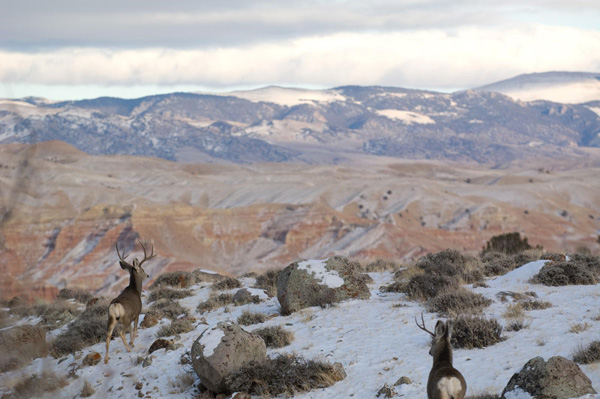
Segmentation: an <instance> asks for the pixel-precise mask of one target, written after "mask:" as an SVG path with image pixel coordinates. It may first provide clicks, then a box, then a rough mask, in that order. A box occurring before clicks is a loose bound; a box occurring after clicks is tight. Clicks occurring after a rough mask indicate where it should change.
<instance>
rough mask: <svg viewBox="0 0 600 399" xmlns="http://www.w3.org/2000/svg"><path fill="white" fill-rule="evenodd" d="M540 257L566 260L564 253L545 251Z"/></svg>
mask: <svg viewBox="0 0 600 399" xmlns="http://www.w3.org/2000/svg"><path fill="white" fill-rule="evenodd" d="M540 259H543V260H551V261H553V262H564V261H565V260H566V257H565V255H563V254H559V253H556V252H546V253H545V254H542V256H540Z"/></svg>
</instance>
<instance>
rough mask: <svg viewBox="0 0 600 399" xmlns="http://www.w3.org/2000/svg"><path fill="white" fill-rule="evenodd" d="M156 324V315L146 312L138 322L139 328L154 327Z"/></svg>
mask: <svg viewBox="0 0 600 399" xmlns="http://www.w3.org/2000/svg"><path fill="white" fill-rule="evenodd" d="M157 324H158V318H157V317H156V315H154V314H152V313H146V314H145V315H144V320H142V322H141V323H140V327H141V328H148V327H154V326H155V325H157Z"/></svg>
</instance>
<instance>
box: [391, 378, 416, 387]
mask: <svg viewBox="0 0 600 399" xmlns="http://www.w3.org/2000/svg"><path fill="white" fill-rule="evenodd" d="M410 384H412V380H411V379H410V378H408V377H406V376H403V377H400V379H399V380H398V381H396V383H395V384H394V386H398V385H410Z"/></svg>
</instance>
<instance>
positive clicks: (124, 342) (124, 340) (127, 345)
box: [119, 325, 131, 352]
mask: <svg viewBox="0 0 600 399" xmlns="http://www.w3.org/2000/svg"><path fill="white" fill-rule="evenodd" d="M128 329H129V325H128V326H127V327H123V329H122V330H121V331H120V333H119V335H120V336H121V339H122V340H123V345H125V349H127V352H131V348H130V347H129V344H128V343H127V340H126V339H125V333H126V332H127V330H128Z"/></svg>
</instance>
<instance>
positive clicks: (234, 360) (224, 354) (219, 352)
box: [192, 322, 267, 393]
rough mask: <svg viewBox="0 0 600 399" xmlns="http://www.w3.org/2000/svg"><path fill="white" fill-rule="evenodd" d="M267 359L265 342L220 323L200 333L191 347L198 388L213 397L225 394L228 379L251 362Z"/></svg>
mask: <svg viewBox="0 0 600 399" xmlns="http://www.w3.org/2000/svg"><path fill="white" fill-rule="evenodd" d="M266 358H267V347H266V345H265V341H263V339H262V338H261V337H259V336H258V335H255V334H251V333H249V332H247V331H245V330H243V329H242V328H241V327H239V326H238V325H237V324H234V323H224V322H220V323H219V324H217V326H216V327H214V328H210V329H207V330H206V331H204V332H203V333H202V334H201V335H200V336H199V337H198V338H197V339H196V341H195V342H194V344H193V345H192V365H193V367H194V371H196V374H198V376H199V377H200V380H201V381H202V384H203V385H204V386H205V387H206V388H208V389H209V390H210V391H212V392H214V393H223V392H226V391H227V386H226V383H225V381H226V379H227V377H228V376H229V375H231V374H232V373H234V372H236V371H237V370H239V369H240V368H242V367H244V366H246V365H247V364H249V363H251V362H257V363H263V362H265V361H266Z"/></svg>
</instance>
